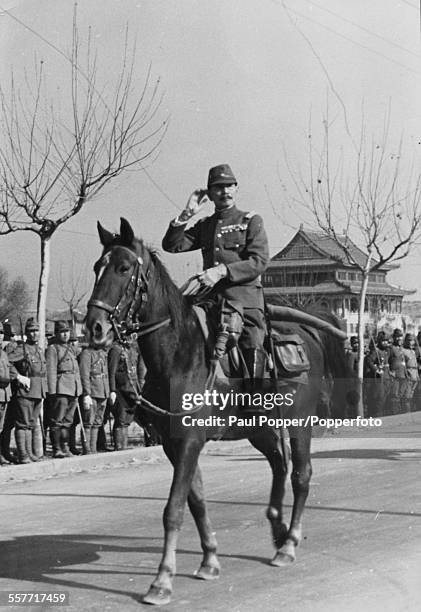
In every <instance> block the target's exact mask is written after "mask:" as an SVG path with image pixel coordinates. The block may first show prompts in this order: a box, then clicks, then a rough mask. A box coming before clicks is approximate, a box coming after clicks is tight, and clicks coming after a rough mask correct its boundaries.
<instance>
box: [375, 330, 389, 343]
mask: <svg viewBox="0 0 421 612" xmlns="http://www.w3.org/2000/svg"><path fill="white" fill-rule="evenodd" d="M386 340H387V334H386V332H385V331H379V333H378V334H377V344H378V343H379V342H386Z"/></svg>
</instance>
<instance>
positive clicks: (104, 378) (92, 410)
mask: <svg viewBox="0 0 421 612" xmlns="http://www.w3.org/2000/svg"><path fill="white" fill-rule="evenodd" d="M80 376H81V380H82V389H83V415H82V418H83V425H84V427H85V434H86V437H87V439H89V441H90V448H89V451H90V452H91V453H96V452H97V442H98V429H99V428H100V427H101V425H102V423H103V420H104V412H105V408H106V404H107V399H108V397H109V395H110V385H109V380H108V358H107V351H106V350H105V349H95V348H93V347H87V348H85V349H83V351H82V352H81V354H80ZM89 451H88V449H87V448H84V452H85V453H86V452H89Z"/></svg>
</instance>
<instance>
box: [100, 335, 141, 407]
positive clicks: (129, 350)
mask: <svg viewBox="0 0 421 612" xmlns="http://www.w3.org/2000/svg"><path fill="white" fill-rule="evenodd" d="M145 371H146V370H145V366H144V363H143V359H142V357H141V356H140V353H139V351H138V348H137V346H136V345H135V344H131V345H130V346H128V347H126V346H125V347H123V346H121V344H113V345H112V347H111V348H110V351H109V353H108V373H109V377H110V390H111V391H114V392H115V391H117V389H118V390H119V391H123V392H127V393H131V392H134V393H135V394H136V395H137V394H138V393H139V391H140V386H141V385H140V386H139V383H141V381H143V379H144V378H145Z"/></svg>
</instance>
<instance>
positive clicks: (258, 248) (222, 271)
mask: <svg viewBox="0 0 421 612" xmlns="http://www.w3.org/2000/svg"><path fill="white" fill-rule="evenodd" d="M236 193H237V179H236V178H235V176H234V174H233V172H232V170H231V168H230V166H229V165H228V164H221V165H219V166H215V167H213V168H211V169H210V170H209V175H208V184H207V190H203V189H197V190H195V191H194V192H193V193H192V194H191V196H190V198H189V200H188V202H187V205H186V207H185V209H184V210H183V211H182V213H181V214H180V215H179V216H178V217H177V218H176V219H174V220H173V221H172V222H171V223H170V225H169V227H168V230H167V232H166V234H165V236H164V239H163V242H162V246H163V248H164V250H165V251H168V252H170V253H180V252H183V251H194V250H197V249H201V250H202V256H203V267H204V271H203V272H202V273H201V274H200V275H199V276H198V277H197V280H198V282H199V284H200V288H201V289H203V290H205V291H206V290H212V291H211V294H210V295H211V296H213V297H218V298H219V300H221V301H222V304H221V307H222V321H221V331H222V332H226V331H228V332H229V335H230V336H231V338H236V337H238V336H239V335H240V334H241V335H240V341H239V344H240V346H241V348H242V350H243V354H244V358H245V360H246V364H247V368H248V370H249V374H250V377H251V378H254V379H257V378H261V377H262V376H263V370H264V365H265V353H264V350H263V341H264V337H265V331H266V326H265V319H264V302H263V289H262V284H261V278H260V275H261V274H262V273H263V272H264V270H265V269H266V266H267V263H268V261H269V252H268V241H267V236H266V232H265V230H264V227H263V221H262V218H261V217H260V215H257V214H255V213H254V212H244V211H242V210H239V209H238V208H237V207H236V205H235V198H236ZM208 200H211V201H212V202H213V203H214V205H215V212H214V214H213V215H211V216H209V217H205V218H203V219H200V220H199V221H198V222H197V223H196V224H195V225H193V226H192V227H189V228H188V229H186V224H187V223H188V221H189V220H190V219H191V217H193V216H194V215H195V214H196V213H198V212H199V211H201V210H202V208H203V204H205V203H206V202H207V201H208ZM221 339H222V340H221ZM225 342H226V341H225ZM216 346H217V351H216V355H215V356H216V357H220V356H222V354H223V353H224V352H225V346H224V341H223V335H222V334H220V335H219V337H218V339H217V343H216Z"/></svg>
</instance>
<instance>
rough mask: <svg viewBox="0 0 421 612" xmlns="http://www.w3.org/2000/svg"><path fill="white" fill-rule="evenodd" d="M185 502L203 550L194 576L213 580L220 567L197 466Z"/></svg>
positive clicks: (200, 475)
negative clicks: (200, 561)
mask: <svg viewBox="0 0 421 612" xmlns="http://www.w3.org/2000/svg"><path fill="white" fill-rule="evenodd" d="M187 502H188V504H189V508H190V512H191V513H192V516H193V518H194V521H195V523H196V527H197V530H198V532H199V536H200V543H201V546H202V550H203V559H202V563H201V565H200V567H199V569H198V570H197V572H196V574H195V576H196V578H201V579H202V580H214V579H215V578H219V572H220V565H219V561H218V557H217V555H216V548H217V542H216V537H215V534H214V533H213V531H212V525H211V522H210V519H209V514H208V509H207V505H206V500H205V495H204V492H203V482H202V473H201V470H200V467H199V466H197V468H196V472H195V473H194V476H193V480H192V484H191V488H190V493H189V496H188V498H187Z"/></svg>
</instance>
